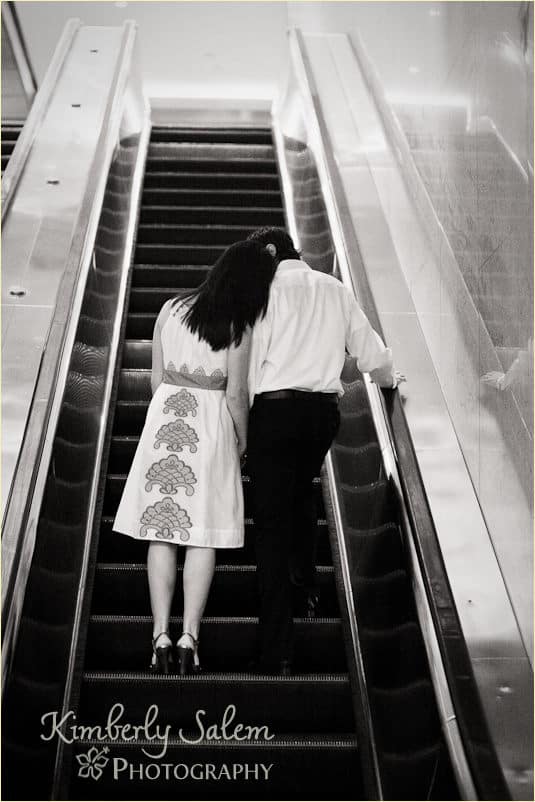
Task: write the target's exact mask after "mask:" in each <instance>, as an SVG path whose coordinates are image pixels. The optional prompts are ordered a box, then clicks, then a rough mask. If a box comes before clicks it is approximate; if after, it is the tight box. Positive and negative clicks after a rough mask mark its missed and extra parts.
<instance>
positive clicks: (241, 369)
mask: <svg viewBox="0 0 535 802" xmlns="http://www.w3.org/2000/svg"><path fill="white" fill-rule="evenodd" d="M250 348H251V330H250V329H249V328H248V329H247V330H246V332H245V334H244V335H243V337H242V341H241V343H240V344H239V346H238V347H237V348H236V347H234V346H231V348H230V350H229V355H228V380H227V392H226V397H227V406H228V409H229V412H230V415H231V417H232V420H233V421H234V429H235V430H236V437H237V438H238V452H239V455H240V457H241V456H243V454H245V449H246V447H247V421H248V418H249V390H248V386H247V376H248V371H249V353H250Z"/></svg>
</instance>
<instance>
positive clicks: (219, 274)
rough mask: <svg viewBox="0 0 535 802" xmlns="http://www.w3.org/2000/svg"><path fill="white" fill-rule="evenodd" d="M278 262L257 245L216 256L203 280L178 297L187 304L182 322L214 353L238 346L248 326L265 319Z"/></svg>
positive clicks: (235, 247) (237, 245) (244, 244)
mask: <svg viewBox="0 0 535 802" xmlns="http://www.w3.org/2000/svg"><path fill="white" fill-rule="evenodd" d="M276 269H277V262H276V261H275V260H274V259H273V257H272V256H271V255H270V254H269V253H268V252H267V251H266V249H265V248H264V247H263V246H262V244H261V243H259V242H247V241H245V240H244V241H243V242H236V243H235V244H234V245H230V246H229V247H228V248H227V249H226V250H225V251H224V252H223V253H222V254H221V256H220V257H219V259H218V260H217V262H216V263H215V265H214V266H213V267H212V269H211V270H210V272H209V274H208V278H207V279H206V281H205V282H204V283H203V284H201V286H200V287H197V288H195V289H194V290H188V291H186V292H185V293H181V294H180V295H179V296H177V297H176V298H175V299H174V301H173V304H172V306H176V305H177V304H180V303H181V302H183V301H190V302H191V305H190V306H189V308H188V309H187V311H186V313H185V315H184V317H183V321H184V323H185V324H186V325H187V326H188V328H189V329H190V331H192V332H194V333H196V334H197V335H198V337H199V338H200V339H201V340H205V341H206V342H207V343H209V344H210V345H211V347H212V348H213V349H214V351H220V350H221V349H222V348H229V347H230V346H231V345H236V346H238V345H239V344H240V342H241V339H242V337H243V333H244V331H245V329H246V328H247V326H253V325H254V323H255V322H256V320H257V319H258V318H259V317H261V316H264V315H265V313H266V310H267V305H268V301H269V288H270V286H271V282H272V281H273V277H274V275H275V271H276Z"/></svg>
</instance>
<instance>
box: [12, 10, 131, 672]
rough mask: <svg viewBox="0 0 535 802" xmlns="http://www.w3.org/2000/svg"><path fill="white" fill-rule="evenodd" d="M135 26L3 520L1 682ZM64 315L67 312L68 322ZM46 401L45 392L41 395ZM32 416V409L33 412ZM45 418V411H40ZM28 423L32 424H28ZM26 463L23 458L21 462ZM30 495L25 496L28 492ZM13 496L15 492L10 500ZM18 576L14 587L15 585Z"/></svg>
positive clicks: (127, 36)
mask: <svg viewBox="0 0 535 802" xmlns="http://www.w3.org/2000/svg"><path fill="white" fill-rule="evenodd" d="M135 29H136V25H135V23H133V22H125V24H124V32H123V37H122V43H121V49H120V54H119V56H118V59H117V67H116V71H115V75H114V80H113V90H112V91H110V95H109V97H108V103H107V107H106V115H105V118H104V119H106V120H107V124H105V125H104V127H103V129H102V131H101V133H100V136H99V139H98V143H97V148H96V152H95V157H94V160H93V164H92V169H91V171H90V174H89V178H88V182H87V186H86V190H85V193H84V197H83V201H82V204H81V209H80V214H79V216H78V225H77V229H76V232H75V235H74V237H73V240H72V243H71V248H70V251H69V255H68V259H67V265H66V269H65V275H66V276H71V278H72V276H73V275H74V276H77V281H76V286H75V288H74V292H73V289H72V285H71V284H70V283H68V282H64V283H63V284H62V287H61V288H60V293H59V295H58V302H57V305H56V309H55V311H54V317H53V320H52V323H51V327H50V335H49V338H48V342H47V348H46V350H45V353H44V354H43V358H42V362H41V368H40V374H39V379H38V386H42V385H45V387H48V389H49V400H48V403H47V404H46V409H45V410H44V415H43V417H44V422H43V429H44V432H43V434H42V436H41V437H39V438H36V440H37V442H36V441H35V440H33V441H32V442H31V443H29V444H28V442H27V440H26V438H25V443H24V445H23V450H24V449H25V447H26V449H30V450H31V451H32V452H33V454H34V459H29V460H27V461H26V463H27V464H28V465H30V466H32V467H31V472H30V470H28V471H24V472H23V471H20V470H17V473H16V475H15V480H14V483H13V488H15V483H17V485H18V492H17V494H16V495H18V496H19V497H22V496H24V497H25V498H27V499H28V500H27V502H26V504H25V507H24V514H23V516H22V519H21V517H20V515H19V511H16V512H14V511H13V506H14V505H12V504H11V503H10V504H9V505H8V507H7V510H6V515H5V518H4V527H3V539H6V540H7V541H8V542H9V543H10V546H11V547H10V548H9V549H6V552H5V553H6V555H7V556H6V557H4V559H3V560H2V619H3V634H2V646H3V649H2V678H3V680H4V686H5V679H6V675H7V672H8V669H9V665H10V659H11V657H12V654H13V648H12V647H13V644H14V643H15V640H16V635H17V631H18V626H19V623H20V616H21V613H22V605H23V601H24V594H25V589H26V584H27V581H28V575H29V571H30V566H31V560H32V555H33V551H34V547H35V538H36V532H37V524H38V519H39V510H40V507H41V503H42V498H43V492H44V487H45V482H46V474H47V470H48V464H49V461H50V456H51V452H52V444H53V440H54V434H55V429H56V424H57V420H58V415H59V411H60V406H61V402H62V398H63V393H64V390H65V384H66V379H67V373H68V369H69V360H70V356H71V351H72V347H73V343H74V339H75V335H76V327H77V325H78V318H79V314H80V308H81V304H82V300H83V293H84V289H85V284H86V278H87V273H88V271H89V269H90V266H91V263H92V257H93V247H94V241H95V235H96V231H97V226H98V221H99V216H100V211H101V207H102V202H103V198H104V191H105V187H106V181H107V176H108V171H109V167H110V162H111V158H112V155H113V149H114V147H115V143H116V142H117V139H118V135H119V126H120V122H121V116H122V111H123V106H122V103H121V102H120V100H121V99H122V97H123V95H124V91H125V87H126V82H127V79H128V73H129V70H130V63H131V57H132V50H133V45H134V38H135ZM66 312H68V316H67V321H66V322H65V320H66ZM37 395H38V397H40V398H46V397H47V393H43V392H41V393H40V394H39V393H38V394H37ZM32 412H34V407H33V406H32V409H31V411H30V415H31V413H32ZM41 414H43V413H41ZM29 425H30V424H29ZM21 463H22V464H23V465H24V464H25V461H24V460H22V459H21V460H20V462H19V466H20V464H21ZM25 491H26V492H25ZM13 495H15V493H13V494H12V498H13ZM15 577H16V583H15Z"/></svg>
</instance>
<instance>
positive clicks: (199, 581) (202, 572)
mask: <svg viewBox="0 0 535 802" xmlns="http://www.w3.org/2000/svg"><path fill="white" fill-rule="evenodd" d="M214 570H215V549H209V548H201V547H199V546H187V547H186V558H185V560H184V632H189V633H190V635H193V637H194V638H195V640H197V639H198V637H199V627H200V623H201V618H202V615H203V613H204V608H205V606H206V601H207V599H208V593H209V592H210V585H211V584H212V578H213V576H214ZM179 644H180V645H181V646H185V647H191V646H192V644H191V638H188V637H187V636H183V637H182V638H180V640H179Z"/></svg>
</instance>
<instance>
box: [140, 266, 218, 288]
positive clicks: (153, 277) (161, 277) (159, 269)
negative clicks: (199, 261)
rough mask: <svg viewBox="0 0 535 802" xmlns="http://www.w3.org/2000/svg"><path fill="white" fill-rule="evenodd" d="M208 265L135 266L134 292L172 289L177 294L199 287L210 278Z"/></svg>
mask: <svg viewBox="0 0 535 802" xmlns="http://www.w3.org/2000/svg"><path fill="white" fill-rule="evenodd" d="M209 270H210V267H209V266H208V265H180V266H178V265H135V266H134V269H133V271H132V290H137V289H140V290H141V291H143V290H144V289H145V288H147V287H151V288H154V289H160V288H161V287H172V288H173V289H174V291H175V292H178V291H179V290H181V289H189V288H190V287H198V286H199V284H202V283H203V281H205V279H206V278H207V276H208V272H209Z"/></svg>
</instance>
